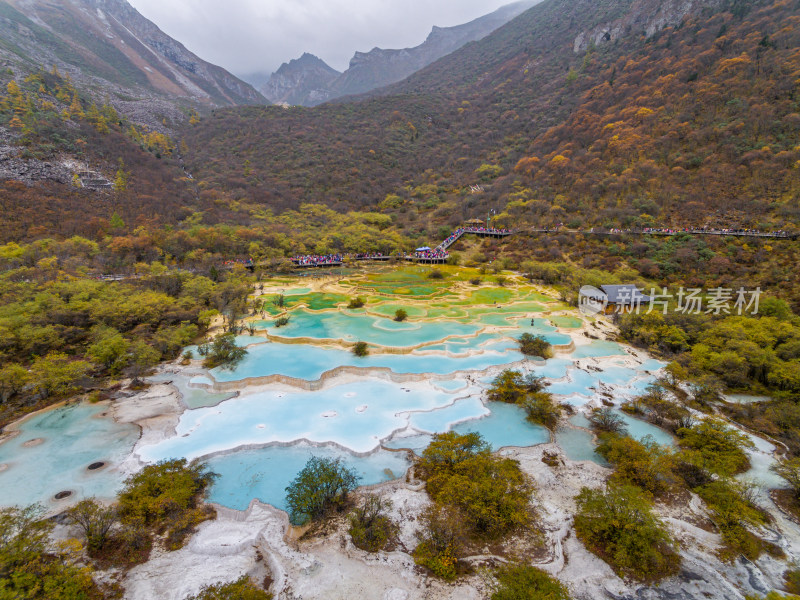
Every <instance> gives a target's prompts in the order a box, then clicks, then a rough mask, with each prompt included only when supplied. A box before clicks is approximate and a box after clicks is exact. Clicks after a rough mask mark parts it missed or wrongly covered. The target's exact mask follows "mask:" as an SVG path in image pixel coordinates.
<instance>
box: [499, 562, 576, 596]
mask: <svg viewBox="0 0 800 600" xmlns="http://www.w3.org/2000/svg"><path fill="white" fill-rule="evenodd" d="M495 578H496V579H497V587H496V589H495V590H494V592H493V593H492V595H491V600H569V592H568V591H567V588H566V587H564V585H562V584H561V582H560V581H559V580H558V579H556V578H555V577H552V576H551V575H548V574H547V573H545V572H544V571H542V570H541V569H537V568H536V567H531V566H527V565H510V566H506V567H502V568H500V569H498V571H497V572H496V573H495Z"/></svg>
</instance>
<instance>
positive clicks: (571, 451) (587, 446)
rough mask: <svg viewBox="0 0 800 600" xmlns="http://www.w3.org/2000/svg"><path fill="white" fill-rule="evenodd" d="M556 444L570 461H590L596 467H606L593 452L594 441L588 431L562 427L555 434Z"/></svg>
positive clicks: (604, 462)
mask: <svg viewBox="0 0 800 600" xmlns="http://www.w3.org/2000/svg"><path fill="white" fill-rule="evenodd" d="M556 442H557V443H558V445H559V446H560V447H561V449H562V450H563V451H564V454H565V455H566V456H567V458H568V459H570V460H575V461H579V460H590V461H592V462H595V463H597V464H598V465H604V466H606V465H608V463H607V462H606V460H605V459H604V458H603V457H602V456H600V455H599V454H597V453H596V452H595V451H594V450H595V444H594V440H593V437H592V434H591V433H589V432H588V431H583V430H581V429H572V428H570V427H562V428H560V429H559V430H558V431H557V432H556Z"/></svg>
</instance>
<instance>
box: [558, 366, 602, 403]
mask: <svg viewBox="0 0 800 600" xmlns="http://www.w3.org/2000/svg"><path fill="white" fill-rule="evenodd" d="M598 383H599V380H598V377H597V375H595V374H594V373H587V372H586V371H582V370H580V369H570V370H569V379H568V380H566V381H556V382H554V383H551V384H550V385H549V386H548V388H547V391H548V392H550V393H551V394H557V395H559V396H574V395H576V394H580V395H582V396H587V397H588V396H591V395H592V394H593V393H594V388H596V387H597V385H598Z"/></svg>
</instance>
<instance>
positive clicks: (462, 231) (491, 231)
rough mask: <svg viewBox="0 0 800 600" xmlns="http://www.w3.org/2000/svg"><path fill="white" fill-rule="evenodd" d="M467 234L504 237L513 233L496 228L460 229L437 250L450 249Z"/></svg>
mask: <svg viewBox="0 0 800 600" xmlns="http://www.w3.org/2000/svg"><path fill="white" fill-rule="evenodd" d="M465 233H477V234H478V235H504V234H508V233H511V231H509V230H508V229H496V228H494V227H459V228H458V229H456V230H455V231H454V232H453V233H451V234H450V237H448V238H447V239H446V240H445V241H443V242H442V243H441V244H439V245H438V246H437V248H441V249H442V250H445V249H447V248H449V247H450V246H452V245H453V244H454V243H455V241H456V240H457V239H458V238H460V237H461V236H462V235H464V234H465Z"/></svg>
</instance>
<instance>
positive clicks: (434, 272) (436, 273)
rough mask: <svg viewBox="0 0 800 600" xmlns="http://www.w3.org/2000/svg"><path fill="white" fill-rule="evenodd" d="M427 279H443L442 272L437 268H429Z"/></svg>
mask: <svg viewBox="0 0 800 600" xmlns="http://www.w3.org/2000/svg"><path fill="white" fill-rule="evenodd" d="M428 279H444V273H442V272H441V271H440V270H439V269H431V270H430V271H429V272H428Z"/></svg>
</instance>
